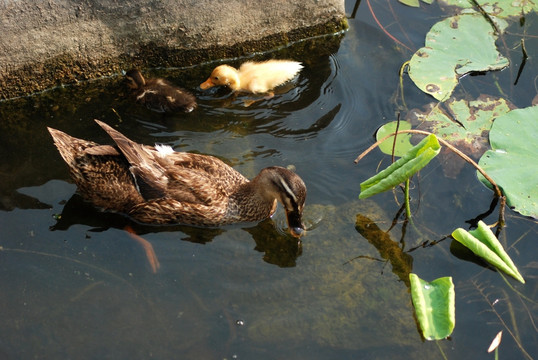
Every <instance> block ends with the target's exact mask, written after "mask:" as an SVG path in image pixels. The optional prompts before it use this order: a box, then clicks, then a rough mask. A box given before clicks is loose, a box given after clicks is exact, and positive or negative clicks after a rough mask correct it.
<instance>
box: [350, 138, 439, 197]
mask: <svg viewBox="0 0 538 360" xmlns="http://www.w3.org/2000/svg"><path fill="white" fill-rule="evenodd" d="M440 150H441V145H439V142H438V141H437V138H436V137H435V135H428V136H427V137H425V138H424V139H422V141H421V142H420V143H418V144H417V145H416V146H415V147H413V148H412V149H411V150H409V151H408V152H407V153H406V154H405V155H404V156H402V157H401V158H400V159H399V160H397V161H395V162H394V163H392V164H391V165H390V166H389V167H387V168H386V169H384V170H382V171H380V172H379V173H378V174H376V175H375V176H372V177H371V178H369V179H368V180H365V181H363V182H362V183H361V193H360V195H359V199H365V198H367V197H369V196H372V195H375V194H379V193H381V192H383V191H386V190H389V189H392V188H393V187H395V186H396V185H398V184H401V183H402V182H404V181H405V180H407V179H409V178H410V177H411V176H413V174H415V173H416V172H417V171H419V170H420V169H422V168H423V167H424V166H426V165H427V164H428V163H429V162H430V160H431V159H433V158H434V157H435V156H436V155H437V154H439V151H440Z"/></svg>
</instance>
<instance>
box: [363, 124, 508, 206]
mask: <svg viewBox="0 0 538 360" xmlns="http://www.w3.org/2000/svg"><path fill="white" fill-rule="evenodd" d="M405 133H408V134H421V135H426V136H427V135H431V134H432V133H431V132H428V131H424V130H413V129H411V130H400V131H398V132H395V133H392V134H388V135H387V136H385V137H384V138H382V139H379V140H378V141H376V142H375V143H374V144H373V145H372V146H370V147H369V148H368V149H366V150H364V151H363V152H362V153H361V154H360V155H359V156H357V158H356V159H355V161H354V162H355V164H357V163H358V162H359V161H361V160H362V158H364V157H365V156H366V155H367V154H368V153H369V152H370V151H372V150H373V149H375V148H376V147H378V146H379V144H381V143H382V142H383V141H385V140H387V139H388V138H389V137H391V136H395V135H398V134H405ZM437 140H439V142H440V143H441V144H443V145H444V146H446V147H447V148H449V149H450V150H452V151H453V152H454V153H456V155H458V156H459V157H461V158H462V159H463V160H465V161H467V162H468V163H469V164H471V165H472V166H474V167H475V169H476V170H478V172H480V174H482V176H484V178H486V180H487V181H488V182H489V183H490V184H491V186H492V187H493V188H494V192H495V194H496V195H497V196H498V197H500V198H502V197H503V193H502V191H501V189H500V188H499V186H497V183H495V181H494V180H493V179H492V178H491V177H490V176H489V175H488V174H487V173H486V172H485V171H484V169H482V168H481V167H480V166H479V165H478V164H477V163H476V162H475V161H474V160H473V159H471V158H470V157H469V156H467V155H465V154H464V153H463V152H461V151H460V150H458V149H457V148H456V147H454V146H453V145H451V144H450V143H448V142H447V141H445V140H443V139H441V138H439V137H437Z"/></svg>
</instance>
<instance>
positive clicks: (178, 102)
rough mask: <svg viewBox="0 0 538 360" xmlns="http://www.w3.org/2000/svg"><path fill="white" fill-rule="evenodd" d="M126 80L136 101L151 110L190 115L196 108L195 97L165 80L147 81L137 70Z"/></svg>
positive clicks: (127, 76)
mask: <svg viewBox="0 0 538 360" xmlns="http://www.w3.org/2000/svg"><path fill="white" fill-rule="evenodd" d="M125 78H126V80H127V85H128V86H129V88H131V90H132V91H133V93H134V96H135V99H136V101H137V102H139V103H140V104H142V105H144V106H146V107H147V108H148V109H150V110H153V111H156V112H167V113H173V112H186V113H188V112H191V111H193V110H194V109H195V108H196V98H195V97H194V95H192V94H191V93H189V92H188V91H187V90H185V89H182V88H179V87H177V86H174V85H172V84H171V83H170V82H168V81H166V80H164V79H158V78H157V79H145V78H144V76H142V73H141V72H140V71H139V70H137V69H132V70H130V71H128V72H127V73H126V74H125Z"/></svg>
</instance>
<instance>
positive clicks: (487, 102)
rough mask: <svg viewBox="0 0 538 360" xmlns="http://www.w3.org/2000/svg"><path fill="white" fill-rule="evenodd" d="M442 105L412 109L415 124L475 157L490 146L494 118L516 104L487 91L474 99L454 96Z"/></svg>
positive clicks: (419, 128)
mask: <svg viewBox="0 0 538 360" xmlns="http://www.w3.org/2000/svg"><path fill="white" fill-rule="evenodd" d="M443 105H444V107H441V106H437V104H436V103H432V104H430V105H429V106H428V108H427V109H426V110H425V111H419V110H412V111H411V112H410V115H411V119H412V123H413V125H415V126H416V128H417V129H418V130H425V131H429V132H431V133H434V134H435V135H437V136H438V137H440V138H442V139H443V140H445V141H447V142H449V143H450V144H452V145H454V146H455V147H457V148H458V149H459V150H461V151H463V152H464V153H465V154H467V155H469V156H472V157H474V158H475V159H478V158H480V156H482V154H483V153H484V152H485V151H486V150H487V149H489V144H488V134H489V130H490V129H491V126H492V124H493V120H494V119H495V118H497V117H499V116H501V115H504V114H506V113H508V112H509V111H510V110H512V109H513V108H514V106H513V105H512V103H510V102H509V101H507V100H505V99H503V98H497V97H493V96H488V95H482V96H480V97H479V98H478V99H476V100H472V101H468V100H455V99H454V98H451V99H449V100H447V101H446V102H445V103H444V104H443ZM445 109H446V110H445Z"/></svg>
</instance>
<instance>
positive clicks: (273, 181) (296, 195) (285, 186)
mask: <svg viewBox="0 0 538 360" xmlns="http://www.w3.org/2000/svg"><path fill="white" fill-rule="evenodd" d="M260 176H262V177H265V180H266V181H267V182H268V184H267V186H268V187H269V188H270V189H271V190H270V192H271V193H272V195H273V196H275V197H276V199H277V200H278V201H280V203H282V205H283V206H284V210H285V211H286V219H287V221H288V227H289V229H290V232H291V235H293V236H295V237H297V238H299V237H301V236H302V235H303V234H304V232H305V227H304V225H303V222H302V215H303V209H304V203H305V200H306V185H305V184H304V182H303V180H302V179H301V178H300V177H299V175H297V174H296V173H294V172H293V171H290V170H288V169H285V168H283V167H279V166H272V167H268V168H265V169H263V170H262V171H261V172H260Z"/></svg>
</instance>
